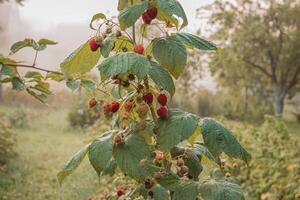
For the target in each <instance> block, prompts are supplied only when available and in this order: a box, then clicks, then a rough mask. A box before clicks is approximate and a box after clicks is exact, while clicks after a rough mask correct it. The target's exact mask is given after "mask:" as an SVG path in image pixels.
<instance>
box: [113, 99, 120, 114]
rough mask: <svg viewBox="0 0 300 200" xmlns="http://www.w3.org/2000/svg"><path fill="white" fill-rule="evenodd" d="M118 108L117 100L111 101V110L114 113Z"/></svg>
mask: <svg viewBox="0 0 300 200" xmlns="http://www.w3.org/2000/svg"><path fill="white" fill-rule="evenodd" d="M119 108H120V103H119V102H117V101H114V102H112V103H111V112H113V113H115V112H117V111H118V110H119Z"/></svg>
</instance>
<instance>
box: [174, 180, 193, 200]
mask: <svg viewBox="0 0 300 200" xmlns="http://www.w3.org/2000/svg"><path fill="white" fill-rule="evenodd" d="M197 197H198V185H197V183H195V182H193V181H181V182H180V184H179V185H178V187H177V188H176V190H175V191H174V200H183V199H184V200H195V199H197Z"/></svg>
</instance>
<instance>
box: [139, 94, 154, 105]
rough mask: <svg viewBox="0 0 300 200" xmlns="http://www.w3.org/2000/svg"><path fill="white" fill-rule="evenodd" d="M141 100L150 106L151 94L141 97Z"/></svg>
mask: <svg viewBox="0 0 300 200" xmlns="http://www.w3.org/2000/svg"><path fill="white" fill-rule="evenodd" d="M142 99H143V100H144V101H145V102H146V103H147V104H148V105H150V104H152V102H153V94H152V93H150V92H149V93H147V94H145V95H144V96H143V97H142Z"/></svg>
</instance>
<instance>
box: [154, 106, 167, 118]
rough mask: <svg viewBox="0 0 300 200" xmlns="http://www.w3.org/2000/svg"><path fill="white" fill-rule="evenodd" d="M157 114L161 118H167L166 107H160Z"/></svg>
mask: <svg viewBox="0 0 300 200" xmlns="http://www.w3.org/2000/svg"><path fill="white" fill-rule="evenodd" d="M156 112H157V115H158V116H159V117H160V118H161V119H167V118H168V115H169V114H168V108H167V107H165V106H162V107H160V108H159V109H158V110H157V111H156Z"/></svg>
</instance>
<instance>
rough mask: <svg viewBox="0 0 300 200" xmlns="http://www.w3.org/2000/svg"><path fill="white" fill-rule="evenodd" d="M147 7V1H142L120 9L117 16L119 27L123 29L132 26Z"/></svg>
mask: <svg viewBox="0 0 300 200" xmlns="http://www.w3.org/2000/svg"><path fill="white" fill-rule="evenodd" d="M147 8H148V2H147V1H144V2H142V3H140V4H138V5H134V6H131V7H127V8H125V9H124V10H122V11H121V12H120V14H119V16H118V19H119V23H120V27H121V29H122V30H125V29H126V28H128V27H130V26H133V25H134V23H135V22H136V21H137V20H138V18H140V16H141V15H142V14H143V12H144V11H145V10H146V9H147Z"/></svg>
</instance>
